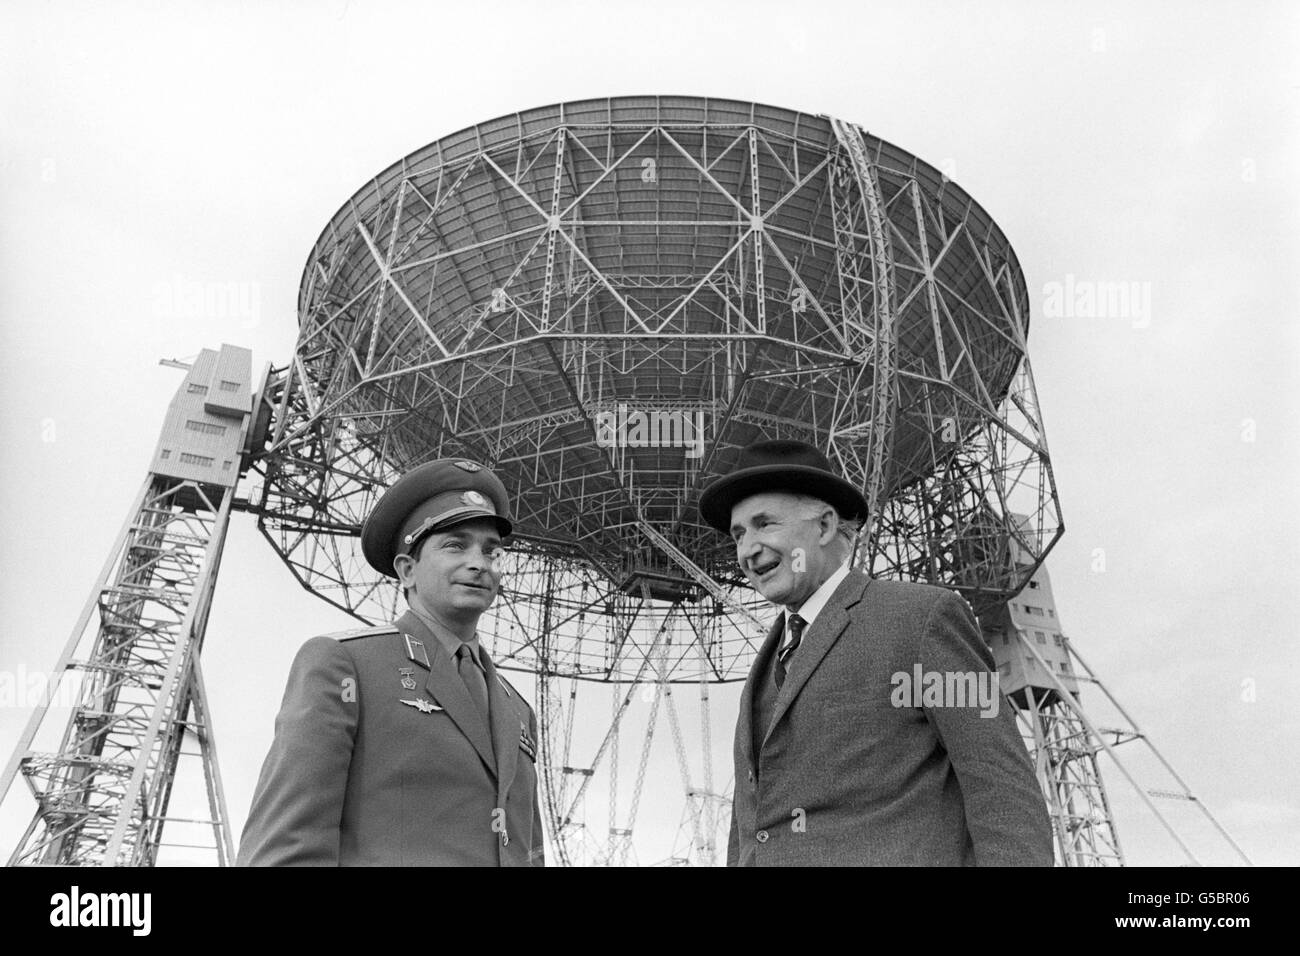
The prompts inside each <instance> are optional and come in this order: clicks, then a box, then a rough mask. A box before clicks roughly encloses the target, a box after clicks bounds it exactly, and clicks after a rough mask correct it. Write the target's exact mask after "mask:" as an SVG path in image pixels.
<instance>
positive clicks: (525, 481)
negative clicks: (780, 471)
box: [259, 97, 1061, 861]
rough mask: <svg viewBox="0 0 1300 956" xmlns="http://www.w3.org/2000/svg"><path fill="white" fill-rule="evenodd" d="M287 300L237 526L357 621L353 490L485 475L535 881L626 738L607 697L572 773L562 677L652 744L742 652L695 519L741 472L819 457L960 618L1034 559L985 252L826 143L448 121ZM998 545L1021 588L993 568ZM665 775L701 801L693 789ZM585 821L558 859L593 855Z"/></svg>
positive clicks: (720, 125) (1016, 359) (906, 565)
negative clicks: (254, 527) (641, 717)
mask: <svg viewBox="0 0 1300 956" xmlns="http://www.w3.org/2000/svg"><path fill="white" fill-rule="evenodd" d="M299 307H300V315H299V320H300V333H299V339H298V344H297V347H296V349H295V355H294V359H293V361H292V363H291V365H289V366H288V367H287V368H286V369H285V370H284V374H283V376H282V378H281V379H280V387H279V391H278V394H277V396H276V413H275V422H274V430H273V434H272V437H271V442H270V447H269V452H268V454H267V455H266V457H265V458H264V460H263V462H262V466H263V468H264V489H263V494H262V495H261V497H260V500H259V504H260V509H259V510H260V514H261V518H260V524H261V527H262V529H263V532H264V533H265V534H266V535H267V537H268V538H269V539H270V540H271V542H272V544H273V545H274V546H275V547H276V549H277V550H278V551H279V552H280V554H281V555H282V557H283V558H284V560H285V561H286V562H287V563H288V565H289V566H290V567H291V568H292V569H293V570H294V573H295V574H296V575H298V577H299V578H300V580H301V581H302V582H303V584H304V585H305V586H306V587H308V588H310V589H311V590H313V591H315V592H316V593H318V594H320V595H321V596H323V597H325V598H326V599H327V600H329V601H331V602H333V603H335V604H336V605H338V606H339V607H342V608H344V609H345V610H347V611H349V612H350V613H352V614H354V615H355V616H357V617H358V618H361V619H363V620H366V621H380V620H385V619H389V618H391V617H392V616H393V614H394V612H395V611H396V610H397V608H396V595H395V592H394V590H393V589H392V588H391V587H390V586H389V584H388V583H387V582H386V581H384V580H382V579H380V578H379V577H378V576H377V575H375V574H374V573H373V572H371V571H370V570H369V569H368V568H366V567H365V566H364V565H363V564H362V563H361V561H360V560H359V557H358V555H357V554H356V551H355V549H354V547H353V544H354V541H353V540H352V539H353V538H354V537H355V535H356V533H357V529H358V528H359V526H360V524H361V521H362V520H363V518H364V516H365V514H366V513H367V511H368V509H369V508H370V506H371V505H372V504H373V501H374V499H375V496H376V494H377V493H378V491H379V490H381V489H382V488H383V487H384V486H385V485H386V484H388V483H389V482H390V481H391V480H392V478H393V477H394V476H395V475H397V474H399V473H400V472H402V471H404V470H406V469H408V468H410V467H412V466H413V465H415V464H418V463H420V462H422V461H426V460H428V459H431V458H435V457H443V456H465V457H470V458H474V459H476V460H480V461H484V462H486V463H488V464H489V465H490V466H491V467H493V468H494V469H495V470H496V471H497V473H498V474H499V475H501V477H502V479H503V480H504V481H505V483H506V485H507V487H508V489H509V490H510V492H511V494H512V496H513V503H514V508H515V513H516V519H517V520H516V526H517V528H518V530H519V535H518V537H519V541H520V543H519V545H518V547H517V549H516V554H515V560H516V562H517V565H516V567H515V568H514V569H512V570H513V573H512V574H511V575H509V576H508V580H509V582H510V583H509V584H508V586H507V591H506V594H505V598H506V599H505V600H504V601H503V602H502V605H501V608H500V611H499V612H498V617H497V619H496V620H495V621H494V622H493V623H492V625H491V629H492V630H493V632H494V634H495V637H496V641H495V653H496V655H497V657H498V658H499V659H504V660H505V661H506V663H507V666H514V667H516V668H520V669H523V670H528V671H532V672H534V673H535V674H537V675H538V678H539V687H538V691H539V693H538V698H539V709H540V711H541V717H542V720H543V723H544V725H545V733H544V745H545V747H546V761H545V763H546V765H547V766H546V767H545V768H544V769H545V770H547V772H546V774H545V778H546V789H547V794H546V798H547V801H548V806H549V808H550V811H551V816H552V826H553V831H554V832H555V833H556V834H557V835H558V836H559V841H558V842H559V844H560V846H559V849H560V855H561V858H562V859H565V858H567V857H566V856H565V854H566V846H567V843H568V841H567V840H566V839H565V834H566V833H567V831H568V828H571V827H576V826H581V824H580V823H578V822H577V820H578V813H579V807H580V806H581V803H582V800H583V797H584V796H585V795H586V794H587V792H588V790H589V787H590V784H591V780H592V777H593V774H594V770H595V767H596V766H597V765H598V764H601V763H602V761H603V762H604V765H605V767H606V772H607V773H608V774H609V776H610V777H611V778H612V780H613V781H614V784H613V785H614V787H615V788H616V787H617V783H616V781H617V762H618V737H619V728H620V722H621V721H622V719H623V715H624V714H625V713H626V712H627V706H626V703H624V704H623V705H621V706H620V705H618V703H617V695H616V697H615V705H614V707H613V709H612V711H611V715H610V717H609V718H608V719H609V722H610V725H611V726H610V732H609V734H607V735H606V737H605V738H604V739H602V741H601V743H600V746H599V748H598V749H597V752H596V754H595V756H594V757H591V759H590V760H578V759H575V752H574V746H575V744H574V737H573V709H574V707H575V706H576V704H575V701H576V697H577V692H576V690H575V688H576V687H577V686H578V685H577V683H576V682H578V681H615V682H617V681H626V682H631V683H632V684H633V685H637V684H654V685H656V686H658V687H661V688H663V689H662V690H660V691H657V692H656V696H655V697H654V704H653V707H652V710H651V712H650V722H651V728H652V730H651V734H652V733H653V723H654V720H655V715H656V714H658V713H659V702H660V701H661V700H670V691H669V690H668V687H669V685H671V684H673V683H679V684H680V683H686V682H696V683H697V682H700V681H704V682H708V681H727V680H735V679H738V678H741V677H743V676H744V674H745V672H746V669H747V667H748V664H749V661H750V660H751V659H752V654H753V652H754V650H755V648H756V646H757V638H758V635H759V634H761V631H762V628H761V624H760V623H759V622H758V621H757V620H756V616H755V610H756V608H757V606H758V603H759V602H757V601H755V599H754V597H753V595H751V594H750V593H749V592H748V591H746V590H745V589H744V587H743V583H744V582H743V579H742V577H741V575H740V573H739V569H738V568H737V567H736V565H735V562H734V558H733V555H732V551H731V548H730V546H729V544H728V542H726V541H725V540H724V539H723V538H722V537H720V536H719V535H717V534H716V533H714V532H713V531H712V530H711V529H708V528H707V527H705V526H704V525H702V524H701V522H700V521H699V519H698V518H697V516H696V511H695V501H696V498H697V496H698V493H699V491H700V489H701V487H702V486H703V485H704V484H705V483H706V482H707V481H708V480H709V479H710V478H711V477H712V476H714V475H716V474H719V473H722V472H725V471H726V470H728V469H729V468H730V467H731V465H732V463H733V462H734V460H735V457H736V455H737V453H738V451H739V449H740V448H742V447H743V446H745V445H747V444H749V443H751V442H753V441H756V440H759V439H762V438H774V437H798V438H802V439H804V440H808V441H812V442H813V443H815V444H817V445H819V446H820V447H822V448H823V449H825V450H826V451H827V452H828V454H830V455H831V456H832V458H833V460H835V461H836V462H837V463H838V465H839V466H840V467H841V468H842V469H843V471H844V473H845V474H846V475H847V476H848V477H849V478H850V480H852V481H854V482H855V483H857V484H859V485H860V486H861V487H862V488H863V489H864V491H865V492H866V494H867V495H868V498H869V501H870V502H871V503H872V504H873V506H874V507H873V514H874V515H875V516H876V519H877V520H876V521H875V522H873V524H872V526H871V527H869V528H867V529H864V535H863V537H862V543H863V560H864V561H865V562H866V563H868V564H869V565H870V567H871V568H872V569H873V572H874V573H876V574H877V575H882V576H887V577H898V578H904V579H911V580H924V581H931V582H936V583H942V584H947V585H949V586H953V587H956V588H958V589H960V590H961V591H962V593H963V594H965V595H966V596H967V598H968V599H969V600H970V601H971V602H972V604H973V605H974V606H975V608H976V610H977V611H979V610H981V609H984V608H988V607H993V606H996V605H997V604H998V603H999V602H1002V601H1005V600H1006V598H1007V597H1008V596H1009V595H1011V594H1013V593H1015V592H1016V591H1017V590H1019V588H1020V587H1021V586H1022V585H1023V583H1024V581H1025V580H1027V578H1028V576H1029V575H1030V574H1032V572H1033V570H1034V568H1035V567H1036V566H1037V562H1038V561H1041V559H1042V557H1043V556H1044V555H1045V554H1046V553H1047V551H1048V550H1049V549H1050V548H1051V546H1052V544H1053V543H1054V542H1055V541H1056V539H1057V537H1058V536H1059V535H1060V533H1061V516H1060V511H1059V504H1058V501H1057V496H1056V490H1055V486H1054V484H1053V480H1052V474H1051V468H1050V464H1049V457H1048V453H1047V447H1046V443H1045V439H1044V436H1043V430H1042V425H1041V420H1040V417H1039V415H1038V410H1037V401H1036V397H1035V394H1034V385H1033V380H1032V376H1031V375H1030V372H1029V364H1028V358H1027V354H1026V335H1027V327H1028V318H1029V312H1028V300H1027V295H1026V290H1025V285H1024V279H1023V276H1022V275H1021V272H1020V268H1019V265H1018V263H1017V261H1016V258H1015V255H1014V253H1013V251H1012V249H1011V247H1010V245H1009V243H1008V242H1007V240H1006V238H1005V236H1003V234H1002V232H1001V231H1000V230H999V229H998V227H997V226H996V224H995V223H994V222H993V221H992V219H991V218H990V217H989V216H988V214H987V213H985V212H984V210H983V209H982V208H981V207H980V206H979V205H978V204H977V203H975V202H974V201H973V200H972V199H971V198H970V197H969V196H968V195H967V194H966V193H965V192H963V191H962V190H961V189H960V188H958V187H957V186H956V185H954V184H953V183H951V182H949V181H948V180H947V179H946V178H945V177H944V176H943V175H942V174H941V173H940V172H939V171H937V170H936V169H934V168H933V167H931V166H929V165H927V164H926V163H923V162H922V161H920V160H919V159H917V158H916V157H914V156H912V155H910V154H908V153H906V152H904V151H903V150H900V149H898V148H897V147H894V146H892V145H890V144H888V143H886V142H884V141H882V140H879V139H876V138H874V137H871V136H869V135H867V134H865V133H864V132H863V131H862V130H861V129H859V128H858V127H855V126H852V125H850V124H847V123H844V122H841V121H838V120H833V119H830V118H827V117H824V116H813V115H808V114H804V113H798V112H792V111H789V110H783V109H779V108H774V107H768V106H761V105H757V104H750V103H738V102H733V101H726V100H711V99H698V98H687V97H682V98H671V97H629V98H622V99H612V100H592V101H586V102H580V103H566V104H560V105H556V106H551V107H545V108H541V109H536V110H531V111H528V112H525V113H519V114H516V115H514V116H509V117H503V118H501V119H498V120H494V121H492V122H488V123H483V124H480V125H478V126H476V127H473V128H471V129H467V130H464V131H462V132H460V133H457V134H454V135H452V136H448V137H446V138H444V139H442V140H439V141H438V142H436V143H433V144H432V145H430V146H428V147H426V148H425V149H423V150H420V151H418V152H416V153H414V154H412V155H411V156H408V157H406V158H405V159H403V160H402V161H401V162H400V163H397V164H395V165H394V166H392V167H390V168H389V169H387V170H386V171H384V172H383V173H382V174H380V175H379V176H377V177H375V179H374V180H373V181H372V182H371V183H369V184H368V185H367V186H366V188H364V189H362V190H361V191H359V192H358V193H357V194H356V195H355V196H354V197H353V198H352V200H350V201H349V202H348V203H347V205H345V206H344V208H343V209H342V210H340V212H339V213H338V214H337V215H336V216H335V217H334V219H333V220H332V221H331V222H330V224H329V226H328V227H327V228H326V229H325V231H324V232H323V234H322V235H321V237H320V239H319V240H318V242H317V243H316V246H315V248H314V249H313V250H312V253H311V255H310V257H309V260H308V263H307V267H306V271H305V274H304V279H303V284H302V289H301V294H300V301H299ZM638 414H640V415H643V416H645V418H646V420H648V421H651V422H654V421H655V420H656V417H657V420H658V421H659V422H660V423H663V424H664V427H661V428H660V429H659V430H658V431H654V432H653V433H652V435H651V438H650V440H644V441H640V442H638V440H637V438H638V436H637V434H636V432H635V426H632V427H627V428H625V427H624V425H623V424H620V425H619V431H618V433H617V436H616V437H617V438H618V439H619V440H617V441H614V442H601V441H599V440H598V438H599V436H600V435H601V430H600V429H601V427H602V421H608V418H607V416H610V415H615V416H621V417H620V418H618V420H619V421H620V422H623V423H626V422H627V421H629V420H631V419H635V418H636V416H637V415H638ZM692 423H700V424H702V425H703V427H702V429H699V432H701V434H698V435H696V434H694V432H691V429H690V427H688V426H689V425H690V424H692ZM674 425H675V426H677V427H678V432H676V433H674V432H672V431H671V428H670V427H671V426H674ZM687 432H691V434H690V436H689V437H691V438H693V439H697V441H696V442H695V443H694V444H691V443H690V442H688V441H687V440H686V438H687V437H688V436H687ZM665 435H667V436H668V440H665ZM642 437H644V436H642ZM677 439H681V440H677ZM1013 509H1014V510H1017V511H1019V513H1020V514H1022V515H1025V516H1026V517H1027V520H1026V521H1024V522H1013V521H1011V520H1009V518H1008V515H1009V514H1010V513H1011V512H1012V510H1013ZM1012 541H1014V543H1015V545H1016V546H1017V548H1018V549H1019V552H1020V553H1021V554H1029V555H1032V556H1033V557H1034V561H1033V562H1031V563H1029V564H1017V563H1013V562H1011V561H1010V560H1009V559H1008V557H1007V555H1008V553H1009V545H1010V543H1011V542H1012ZM628 694H629V695H630V694H631V690H630V689H629V691H628ZM629 699H630V698H629ZM663 709H664V710H665V711H666V712H667V713H669V714H672V713H673V710H672V708H671V707H670V706H667V705H665V706H664V708H663ZM703 715H704V716H703V718H702V719H703V720H704V721H705V722H706V723H707V708H705V709H704V711H703ZM674 721H675V717H672V718H671V719H670V724H673V725H674V726H675V723H673V722H674ZM705 749H706V750H707V749H708V748H707V747H706V748H705ZM638 767H639V768H640V772H641V773H644V767H645V755H644V753H643V754H642V755H641V757H640V758H639V762H638ZM682 773H683V778H684V783H686V785H687V791H688V792H689V793H695V794H696V798H694V800H693V804H694V805H695V806H697V807H701V808H703V807H707V806H709V805H710V802H709V796H708V795H709V794H710V793H712V789H713V785H712V783H710V784H708V785H707V786H705V787H702V788H701V787H699V786H693V785H691V783H690V773H689V772H688V770H687V768H686V766H685V762H684V761H683V762H682ZM638 795H639V787H638V788H634V791H633V796H632V798H631V804H630V812H631V813H632V815H633V816H635V812H636V807H637V800H638ZM714 796H716V794H714ZM616 802H617V800H616V798H615V797H614V796H611V798H610V801H609V807H610V813H611V818H610V840H609V845H608V846H604V847H603V848H602V849H600V850H598V851H595V852H594V854H593V855H591V856H589V857H588V858H592V859H599V860H606V861H608V860H610V859H618V858H620V855H621V854H622V853H623V852H624V851H622V850H620V849H619V844H620V841H623V842H626V839H625V836H626V834H625V831H626V832H630V830H631V826H630V824H629V825H620V824H619V822H618V821H617V820H616V819H615V816H614V806H615V804H616ZM692 821H693V822H692V823H691V824H690V827H689V828H693V829H700V827H699V817H698V814H697V815H696V816H695V817H692ZM689 828H688V829H689ZM704 829H707V827H705V828H704ZM710 840H711V838H710V837H707V836H701V838H700V840H699V841H697V842H698V845H699V846H703V845H705V844H709V845H711V843H710ZM688 855H689V854H688Z"/></svg>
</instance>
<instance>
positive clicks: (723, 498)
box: [700, 465, 867, 534]
mask: <svg viewBox="0 0 1300 956" xmlns="http://www.w3.org/2000/svg"><path fill="white" fill-rule="evenodd" d="M765 491H788V492H790V493H792V494H798V495H809V496H810V497H813V498H817V499H819V500H821V501H824V502H826V503H827V504H828V505H830V506H831V507H832V508H834V509H835V511H836V512H837V513H838V514H840V515H841V516H843V517H845V518H852V519H856V520H858V521H865V520H866V518H867V499H866V497H865V496H864V495H863V494H862V492H861V491H859V490H858V489H857V488H856V487H854V486H853V485H851V484H849V483H848V482H847V481H845V480H844V479H843V478H840V477H838V476H836V475H832V474H828V473H827V472H826V471H824V470H822V469H821V468H813V467H810V466H807V465H756V466H754V467H753V468H744V469H741V470H740V471H736V472H732V473H731V474H729V475H724V476H723V477H721V478H719V479H718V480H717V481H715V482H713V484H711V485H709V486H708V487H707V488H705V489H704V491H703V493H702V494H701V495H700V516H701V517H702V518H703V519H704V521H705V523H706V524H708V525H709V527H711V528H713V529H715V530H717V531H721V532H722V533H723V534H729V533H730V532H731V509H732V508H733V507H735V505H736V503H737V502H738V501H743V500H744V499H745V498H748V497H750V496H751V495H757V494H761V493H762V492H765Z"/></svg>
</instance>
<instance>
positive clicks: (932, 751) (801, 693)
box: [727, 571, 1053, 866]
mask: <svg viewBox="0 0 1300 956" xmlns="http://www.w3.org/2000/svg"><path fill="white" fill-rule="evenodd" d="M783 620H784V618H783V617H779V618H778V619H777V621H776V622H775V623H774V625H773V627H772V630H771V632H770V633H769V634H768V637H767V640H766V641H765V642H764V644H763V646H762V648H761V649H760V650H759V653H758V657H757V658H756V660H755V661H754V666H753V668H752V669H751V671H750V674H749V679H748V681H747V682H746V684H745V690H744V694H743V695H742V697H741V701H740V719H739V721H738V722H737V726H736V741H735V761H736V787H735V795H734V799H733V804H732V818H731V834H730V840H729V841H728V848H727V863H728V865H730V866H736V865H741V866H757V865H762V866H770V865H796V866H797V865H869V866H902V865H937V866H957V865H965V866H971V865H981V866H988V865H994V866H997V865H1012V866H1015V865H1020V866H1023V865H1038V866H1051V865H1052V862H1053V860H1052V836H1051V827H1050V825H1049V821H1048V817H1047V808H1046V801H1045V799H1044V797H1043V794H1042V793H1041V791H1040V788H1039V786H1038V783H1037V780H1036V778H1035V775H1034V771H1033V768H1032V766H1031V764H1030V761H1029V755H1028V752H1027V750H1026V748H1025V744H1024V743H1023V741H1022V740H1021V737H1020V733H1019V731H1018V730H1017V728H1016V721H1015V716H1014V714H1013V713H1012V710H1011V706H1010V705H1009V704H1008V703H1007V701H1006V699H1005V698H1000V699H999V708H998V712H997V714H996V716H995V717H992V718H989V717H981V716H980V710H979V707H978V706H971V707H965V708H958V707H944V706H912V705H911V702H910V701H909V703H908V705H907V706H903V707H896V706H894V703H893V701H892V700H891V695H893V694H894V693H895V683H894V681H893V675H895V674H897V673H900V672H902V673H906V674H908V675H909V676H911V675H914V674H915V673H916V671H915V665H917V664H920V665H921V671H922V672H926V671H936V672H941V673H942V672H948V671H953V672H977V673H978V672H981V671H989V670H990V669H991V667H992V663H993V657H992V654H991V653H990V651H989V649H988V646H987V645H986V644H985V643H984V640H983V639H982V637H981V635H980V631H979V628H978V626H977V625H976V622H975V617H974V615H973V614H972V613H971V610H970V608H969V607H968V606H967V604H966V602H965V601H964V600H962V599H961V598H960V597H959V596H958V595H957V594H955V593H954V592H952V591H949V590H946V589H944V588H939V587H932V586H930V585H924V584H904V583H899V582H894V581H883V580H871V579H869V578H868V577H867V576H866V575H864V574H862V573H861V572H858V571H853V572H850V573H849V575H848V577H846V578H845V579H844V581H842V582H841V583H840V586H839V587H838V588H836V589H835V593H834V594H833V595H832V596H831V599H830V600H829V601H828V602H827V604H826V606H825V608H823V610H822V611H821V613H820V614H819V615H818V616H817V618H816V620H815V621H814V622H813V623H812V625H811V626H810V627H809V628H808V630H807V631H806V632H805V634H804V636H803V642H802V644H801V645H800V647H799V650H798V651H797V652H796V653H795V655H794V656H793V658H792V659H791V664H790V670H789V673H788V676H787V677H786V680H785V683H784V685H783V686H782V688H781V690H780V692H779V693H778V695H777V698H776V704H775V709H774V711H773V713H772V720H771V723H770V725H769V726H768V727H767V728H766V729H765V731H764V732H763V733H762V734H760V735H759V737H760V739H761V740H762V744H761V747H760V748H759V751H758V753H755V752H754V748H753V743H752V742H753V739H754V733H753V728H752V715H753V703H754V695H755V681H756V680H760V679H770V671H769V662H770V659H771V657H772V655H773V653H774V651H775V649H776V647H777V644H778V641H779V638H780V637H781V631H782V623H783Z"/></svg>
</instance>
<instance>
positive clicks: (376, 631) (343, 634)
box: [325, 624, 397, 641]
mask: <svg viewBox="0 0 1300 956" xmlns="http://www.w3.org/2000/svg"><path fill="white" fill-rule="evenodd" d="M396 633H397V628H396V626H394V625H392V624H385V625H383V626H382V627H359V628H357V629H356V630H355V631H335V632H334V633H333V634H326V635H325V636H326V637H332V638H334V640H336V641H351V640H355V639H356V638H358V637H376V636H378V635H380V634H396Z"/></svg>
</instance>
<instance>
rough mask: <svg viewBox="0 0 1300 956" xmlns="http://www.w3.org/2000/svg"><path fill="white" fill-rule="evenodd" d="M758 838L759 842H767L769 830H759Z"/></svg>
mask: <svg viewBox="0 0 1300 956" xmlns="http://www.w3.org/2000/svg"><path fill="white" fill-rule="evenodd" d="M757 840H758V842H759V843H766V842H767V831H766V830H759V831H758V837H757Z"/></svg>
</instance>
